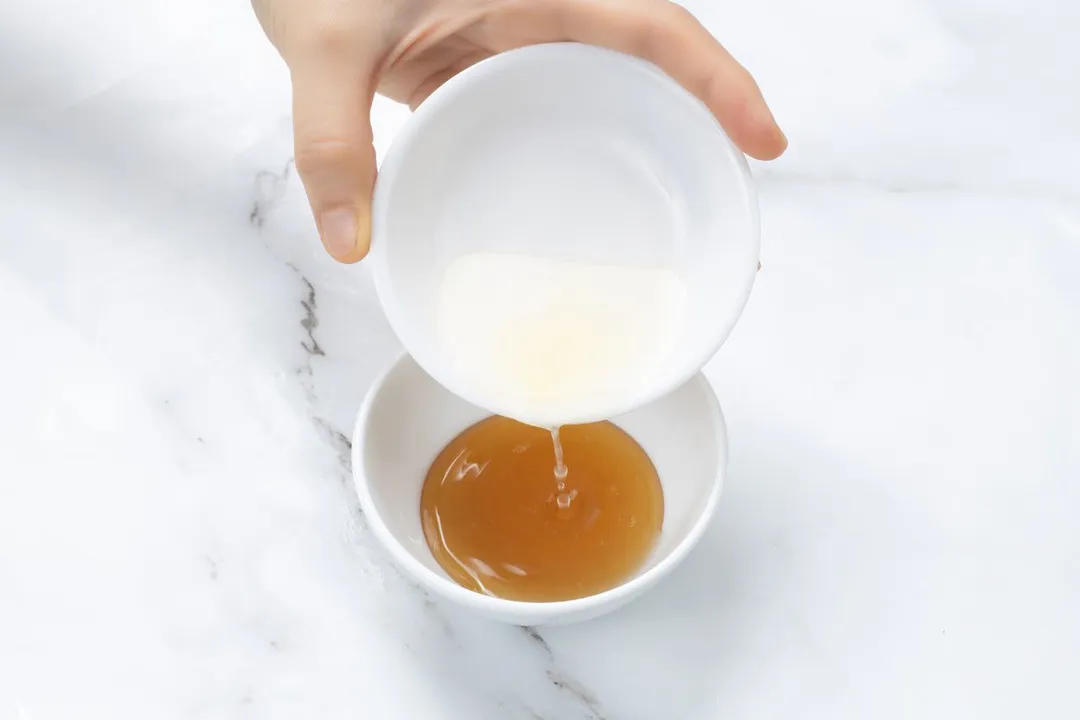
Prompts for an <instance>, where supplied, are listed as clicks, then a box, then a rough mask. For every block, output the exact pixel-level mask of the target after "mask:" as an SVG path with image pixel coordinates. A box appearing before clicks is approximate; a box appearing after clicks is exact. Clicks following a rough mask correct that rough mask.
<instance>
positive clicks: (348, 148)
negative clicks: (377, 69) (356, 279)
mask: <svg viewBox="0 0 1080 720" xmlns="http://www.w3.org/2000/svg"><path fill="white" fill-rule="evenodd" d="M292 84H293V136H294V142H295V146H296V149H295V153H296V169H297V172H299V174H300V179H301V180H302V181H303V183H304V189H305V190H306V191H307V196H308V202H310V203H311V210H312V212H313V213H314V215H315V224H316V226H317V227H318V228H319V236H320V237H321V238H322V242H323V245H324V246H325V247H326V250H327V252H329V253H330V254H331V255H332V256H333V257H334V258H335V259H337V260H339V261H341V262H344V263H354V262H357V261H358V260H360V259H361V258H363V257H364V256H365V255H367V252H368V248H369V247H370V245H371V192H372V189H373V188H374V185H375V148H374V147H373V146H372V144H371V139H372V137H371V102H372V98H373V96H374V83H373V76H372V73H371V72H369V71H367V70H364V69H362V68H360V67H358V66H357V65H356V64H350V63H348V62H330V61H328V60H327V59H322V58H313V59H312V60H310V61H308V62H306V63H304V64H301V65H299V66H298V67H294V68H292Z"/></svg>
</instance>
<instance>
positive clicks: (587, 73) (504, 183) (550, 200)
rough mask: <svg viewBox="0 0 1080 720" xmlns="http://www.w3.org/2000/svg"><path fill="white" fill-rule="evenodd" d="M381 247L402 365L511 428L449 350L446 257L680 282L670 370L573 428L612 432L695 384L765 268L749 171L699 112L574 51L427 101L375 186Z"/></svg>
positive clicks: (650, 75)
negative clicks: (606, 425)
mask: <svg viewBox="0 0 1080 720" xmlns="http://www.w3.org/2000/svg"><path fill="white" fill-rule="evenodd" d="M372 234H373V237H372V246H371V255H370V260H369V261H368V262H369V263H370V267H371V268H372V272H373V275H374V278H375V284H376V287H377V289H378V293H379V298H380V300H381V302H382V305H383V308H384V309H385V311H386V315H387V317H388V318H389V321H390V324H391V325H392V326H393V328H394V331H395V332H396V333H397V335H398V337H399V338H400V339H401V341H402V343H403V344H404V345H405V348H406V350H407V351H408V352H409V354H410V355H412V356H413V357H414V358H416V361H417V362H418V363H419V364H420V366H421V367H423V368H424V370H426V371H427V372H428V373H429V374H430V375H431V376H432V377H434V378H435V379H436V380H438V381H439V382H440V383H442V384H443V385H444V386H446V387H447V388H449V389H450V390H452V391H453V392H454V393H455V394H457V395H459V396H461V397H463V398H466V399H467V400H469V401H470V402H472V403H474V404H476V405H479V406H481V407H484V408H486V409H488V410H490V411H492V412H494V413H497V414H501V415H509V416H511V417H513V416H515V412H514V411H515V408H509V407H501V406H500V403H499V399H498V398H495V397H488V396H485V395H484V393H483V391H482V389H481V388H477V387H475V386H474V384H473V383H470V382H468V381H467V380H466V378H465V377H464V376H463V374H462V373H461V372H460V371H459V370H458V369H457V368H455V365H454V363H453V362H452V361H451V359H450V358H449V357H448V356H447V354H446V352H445V350H444V348H443V347H442V346H441V344H440V342H439V338H438V332H437V321H436V318H437V313H436V299H437V297H438V293H439V289H440V286H441V281H442V277H443V274H444V272H445V270H446V268H447V266H448V265H449V264H450V263H451V262H452V261H453V260H454V259H456V258H457V257H458V256H460V255H462V254H464V253H470V252H482V251H483V252H501V253H516V254H526V255H534V256H543V257H547V258H551V259H557V260H566V261H574V262H585V263H593V264H613V265H623V266H636V267H656V266H661V267H667V268H671V269H674V270H676V271H677V272H678V273H679V274H680V275H681V277H682V279H683V281H684V283H685V285H686V288H687V307H688V314H687V317H686V322H685V324H684V328H683V331H682V333H681V335H680V336H679V338H678V339H677V341H676V343H675V347H674V349H673V350H672V352H671V353H670V355H669V357H668V360H667V361H666V362H665V363H664V364H663V366H662V367H661V368H659V369H658V371H657V372H656V373H655V374H654V375H653V376H652V377H651V378H650V379H649V381H648V382H643V383H641V384H640V385H639V386H638V387H635V388H633V389H632V390H631V391H630V392H629V393H628V394H627V395H626V396H625V397H619V398H617V399H616V400H609V401H607V405H608V406H605V407H594V408H592V412H589V413H587V414H584V415H583V416H581V417H575V418H572V419H571V418H567V419H566V420H567V422H571V421H572V422H587V421H592V420H602V419H605V418H609V417H614V416H615V415H618V414H621V413H624V412H626V411H628V410H631V409H633V408H636V407H640V406H642V405H644V404H646V403H648V402H650V401H652V400H655V399H657V398H659V397H660V396H662V395H665V394H666V393H669V392H671V391H672V390H674V389H675V388H677V387H679V386H680V385H682V384H683V383H685V382H686V381H687V380H689V379H690V378H691V377H693V376H694V374H695V373H696V372H697V371H698V370H700V369H701V368H702V367H704V365H705V363H706V362H707V361H708V360H709V358H711V357H712V356H713V355H714V354H715V353H716V351H717V350H718V349H719V347H720V345H721V344H722V343H723V342H724V340H725V339H727V336H728V334H729V333H730V332H731V329H732V327H733V326H734V325H735V322H736V320H737V319H738V317H739V315H740V313H741V312H742V309H743V306H744V304H745V303H746V299H747V297H748V295H749V293H750V288H751V285H752V284H753V281H754V276H755V274H756V271H757V262H758V254H759V231H758V213H757V202H756V199H755V195H754V190H753V187H752V184H751V179H750V173H749V170H748V168H747V165H746V161H745V159H744V157H743V155H742V153H741V152H739V151H738V149H737V148H736V147H735V146H734V145H733V144H732V143H731V141H730V140H729V139H728V137H727V136H726V135H725V134H724V132H723V130H722V129H721V128H720V126H719V124H718V123H717V122H716V120H715V119H714V118H713V116H712V115H711V114H710V113H709V111H708V110H707V109H706V108H705V106H704V105H703V104H702V103H701V102H699V101H698V100H697V99H696V98H695V97H693V96H692V95H690V94H689V93H687V92H686V91H685V90H683V88H682V87H680V86H679V85H678V84H676V83H675V82H674V81H673V80H671V79H670V78H669V77H668V76H667V75H665V74H663V73H662V72H660V71H659V70H658V69H657V68H656V67H654V66H653V65H650V64H648V63H645V62H643V61H640V60H637V59H635V58H631V57H629V56H626V55H622V54H619V53H615V52H611V51H609V50H602V49H599V48H595V47H589V46H585V45H576V44H566V43H563V44H554V45H539V46H535V47H528V48H523V49H520V50H515V51H512V52H507V53H504V54H501V55H498V56H496V57H494V58H492V59H490V60H485V61H484V62H482V63H479V64H478V65H475V66H473V67H472V68H470V69H468V70H466V71H465V72H463V73H461V74H460V75H458V76H457V77H455V78H453V79H451V80H450V81H449V82H447V83H446V84H445V85H444V86H443V87H442V88H440V89H439V90H438V91H437V92H436V93H435V94H433V95H432V96H431V97H430V98H429V99H428V100H427V101H426V102H424V103H423V105H421V106H420V108H419V109H418V110H417V112H416V113H415V114H414V115H413V116H412V118H411V119H410V120H409V122H408V123H407V124H406V126H405V127H404V129H403V130H402V132H401V133H400V134H399V135H398V136H397V137H396V138H395V140H394V143H393V145H392V147H391V148H390V151H389V152H388V154H387V156H386V158H385V160H384V162H383V164H382V167H381V168H380V170H379V178H378V182H377V183H376V187H375V196H374V204H373V210H372ZM493 301H496V302H497V298H493Z"/></svg>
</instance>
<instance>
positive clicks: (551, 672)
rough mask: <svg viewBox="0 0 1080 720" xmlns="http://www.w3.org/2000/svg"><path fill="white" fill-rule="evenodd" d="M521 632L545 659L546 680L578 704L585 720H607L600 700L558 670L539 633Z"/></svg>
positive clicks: (535, 631) (579, 683)
mask: <svg viewBox="0 0 1080 720" xmlns="http://www.w3.org/2000/svg"><path fill="white" fill-rule="evenodd" d="M521 631H522V632H523V633H525V637H527V638H528V639H529V640H530V641H531V642H532V643H533V644H535V645H536V646H537V647H539V648H540V650H541V651H542V652H543V653H544V655H545V656H546V657H547V662H548V668H547V673H546V674H547V679H548V681H549V682H550V683H551V684H552V685H553V686H555V688H557V689H558V690H560V691H561V692H564V693H566V694H568V695H570V696H571V697H572V698H573V699H574V700H575V701H576V702H577V703H578V704H580V705H581V706H582V707H583V708H584V709H585V711H586V712H587V713H588V714H587V715H585V716H584V717H585V720H608V718H607V717H606V716H605V715H604V713H603V712H602V711H601V707H600V700H599V699H598V698H597V697H596V695H595V694H594V693H593V692H592V691H591V690H589V689H588V688H587V687H585V686H584V685H583V684H582V683H581V682H579V681H577V680H575V679H574V678H572V677H570V676H569V675H568V674H567V673H566V672H565V671H564V670H563V669H562V668H560V667H559V666H558V665H557V664H556V662H555V653H554V652H552V650H551V646H550V645H548V643H547V640H545V639H544V637H543V636H542V635H541V634H540V632H539V631H538V630H537V629H536V628H534V627H529V626H525V627H522V628H521ZM525 710H526V711H528V712H529V713H530V714H532V715H533V716H534V717H538V716H537V715H536V713H534V712H533V711H532V710H530V709H529V708H525ZM541 720H543V719H542V718H541Z"/></svg>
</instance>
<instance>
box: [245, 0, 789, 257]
mask: <svg viewBox="0 0 1080 720" xmlns="http://www.w3.org/2000/svg"><path fill="white" fill-rule="evenodd" d="M252 5H253V6H254V8H255V13H256V15H257V16H258V18H259V22H260V23H261V24H262V26H263V29H264V30H265V31H266V34H267V36H268V37H269V38H270V41H271V42H272V43H273V44H274V46H275V47H276V48H277V49H278V52H280V53H281V55H282V57H283V58H284V59H285V63H286V64H287V65H288V66H289V71H290V74H291V77H292V86H293V134H294V139H295V144H296V168H297V170H298V172H299V173H300V177H301V179H302V180H303V183H304V188H305V190H306V191H307V195H308V200H309V201H310V203H311V209H312V211H313V212H314V214H315V223H316V225H317V226H318V229H319V235H320V237H321V238H322V241H323V245H325V246H326V249H327V251H328V252H329V253H330V254H331V255H332V256H333V257H335V258H337V259H338V260H340V261H341V262H346V263H352V262H356V261H358V260H360V259H361V258H363V257H364V256H365V255H366V254H367V251H368V247H369V245H370V242H371V193H372V189H373V187H374V185H375V149H374V147H373V146H372V132H371V120H370V115H371V103H372V99H373V97H374V95H375V93H376V92H378V93H381V94H382V95H386V96H387V97H390V98H392V99H394V100H397V101H399V102H403V103H408V105H409V106H410V107H412V108H415V107H416V106H417V105H419V104H420V103H421V102H423V101H424V99H425V98H427V97H428V95H430V94H431V93H432V92H434V91H435V90H436V89H437V88H438V87H439V86H440V85H442V84H443V83H444V82H446V81H447V80H449V79H450V78H451V77H453V76H454V75H456V74H457V73H459V72H461V71H462V70H464V69H466V68H467V67H469V66H470V65H473V64H475V63H477V62H479V61H481V60H483V59H484V58H487V57H490V56H492V55H495V54H498V53H501V52H505V51H506V50H511V49H514V48H518V47H523V46H525V45H536V44H539V43H546V42H557V41H576V42H582V43H587V44H590V45H599V46H601V47H606V48H610V49H612V50H618V51H621V52H624V53H627V54H630V55H636V56H638V57H641V58H644V59H645V60H649V61H651V62H652V63H654V64H655V65H657V66H659V67H660V68H661V69H662V70H664V71H665V72H666V73H667V74H668V75H670V76H671V77H672V78H673V79H674V80H676V81H677V82H678V83H680V84H681V85H682V86H683V87H685V88H686V89H687V90H688V91H690V92H691V93H693V94H694V95H696V96H697V97H698V98H700V99H701V100H702V102H704V103H705V105H706V106H708V108H709V110H711V111H712V113H713V115H715V116H716V118H717V120H719V121H720V124H721V125H722V126H723V127H724V129H725V130H726V131H727V133H728V135H730V136H731V139H732V140H733V141H734V142H735V144H736V145H738V146H739V148H740V149H741V150H742V151H743V152H745V153H747V154H748V155H751V156H753V157H756V158H759V159H762V160H771V159H773V158H775V157H777V156H779V155H780V154H781V153H782V152H783V151H784V149H785V148H786V147H787V140H786V139H785V138H784V134H783V133H782V132H781V131H780V128H779V127H778V126H777V125H776V121H775V120H773V117H772V114H771V113H770V112H769V108H768V106H766V104H765V100H764V99H763V98H762V97H761V92H760V91H759V90H758V87H757V84H756V83H755V82H754V79H753V78H752V77H751V76H750V74H749V73H748V72H747V71H746V70H745V69H744V68H743V67H742V66H741V65H739V64H738V63H737V62H736V61H735V60H734V58H732V57H731V55H729V54H728V52H727V51H726V50H725V49H724V48H723V47H722V46H721V45H720V44H719V43H718V42H717V41H716V40H715V39H714V38H713V37H712V35H710V34H709V32H708V31H707V30H706V29H705V28H704V27H702V26H701V24H700V23H699V22H698V21H697V20H696V19H695V18H694V16H693V15H691V14H690V13H689V12H687V11H686V10H684V9H682V8H681V7H679V6H678V5H676V4H674V3H672V2H669V1H668V0H252Z"/></svg>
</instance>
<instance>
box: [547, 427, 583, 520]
mask: <svg viewBox="0 0 1080 720" xmlns="http://www.w3.org/2000/svg"><path fill="white" fill-rule="evenodd" d="M551 444H552V446H553V447H554V448H555V488H556V491H557V492H558V495H556V496H555V504H556V505H557V506H558V508H559V512H562V513H565V512H566V511H567V510H569V509H570V503H572V502H574V498H575V497H577V490H571V491H569V492H567V490H566V476H567V475H569V474H570V471H569V470H568V469H567V467H566V461H565V460H564V459H563V447H562V438H561V437H560V436H559V428H557V427H554V428H551Z"/></svg>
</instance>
